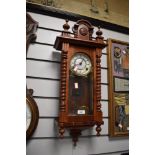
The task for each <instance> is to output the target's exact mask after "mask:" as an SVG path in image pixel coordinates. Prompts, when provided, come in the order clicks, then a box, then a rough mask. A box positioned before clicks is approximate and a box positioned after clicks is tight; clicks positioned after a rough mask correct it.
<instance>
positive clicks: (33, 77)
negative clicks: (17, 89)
mask: <svg viewBox="0 0 155 155" xmlns="http://www.w3.org/2000/svg"><path fill="white" fill-rule="evenodd" d="M26 78H28V79H39V80H52V81H60V79H53V78H46V77H37V76H26ZM101 85H109V84H108V83H101Z"/></svg>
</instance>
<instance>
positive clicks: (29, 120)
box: [26, 102, 32, 130]
mask: <svg viewBox="0 0 155 155" xmlns="http://www.w3.org/2000/svg"><path fill="white" fill-rule="evenodd" d="M31 119H32V114H31V109H30V106H29V104H28V103H27V102H26V130H27V129H28V128H29V126H30V123H31Z"/></svg>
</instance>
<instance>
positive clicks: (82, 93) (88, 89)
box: [54, 20, 106, 145]
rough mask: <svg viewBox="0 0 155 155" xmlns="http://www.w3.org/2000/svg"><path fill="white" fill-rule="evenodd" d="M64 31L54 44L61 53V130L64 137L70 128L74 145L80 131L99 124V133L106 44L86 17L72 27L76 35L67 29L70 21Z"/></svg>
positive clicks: (99, 128)
mask: <svg viewBox="0 0 155 155" xmlns="http://www.w3.org/2000/svg"><path fill="white" fill-rule="evenodd" d="M63 28H64V31H63V32H62V35H61V36H57V38H56V40H55V44H54V47H55V48H56V49H57V50H60V51H62V54H61V56H62V57H61V84H60V112H59V119H58V124H59V133H60V137H63V134H64V132H65V128H67V129H69V131H70V134H71V136H72V138H73V142H74V145H76V142H77V141H78V136H79V135H81V131H82V130H84V129H87V128H90V127H93V126H94V125H96V131H97V135H100V132H101V125H102V124H103V120H102V117H103V115H102V111H101V103H100V100H101V65H100V62H101V60H100V58H101V55H102V49H103V48H104V47H106V43H105V42H104V38H103V37H102V32H101V30H100V28H99V29H98V31H97V32H96V35H97V36H96V38H94V39H93V38H92V34H93V26H92V25H91V24H90V23H89V22H88V21H86V20H79V21H77V23H76V24H75V25H74V26H73V35H71V33H70V32H69V31H68V29H69V28H70V26H69V25H68V21H66V23H65V24H64V25H63Z"/></svg>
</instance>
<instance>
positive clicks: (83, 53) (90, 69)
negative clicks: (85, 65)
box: [69, 52, 92, 76]
mask: <svg viewBox="0 0 155 155" xmlns="http://www.w3.org/2000/svg"><path fill="white" fill-rule="evenodd" d="M76 55H83V56H84V57H86V58H88V60H89V63H90V65H91V66H90V68H89V72H88V71H87V72H86V73H85V74H80V73H76V72H75V71H74V70H73V69H72V67H71V62H72V60H73V59H74V57H75V56H76ZM69 65H70V71H71V72H72V73H73V74H74V75H76V76H87V75H88V74H89V73H90V72H92V60H91V58H90V56H89V55H88V54H87V53H85V52H75V53H74V54H73V55H72V57H71V59H70V64H69Z"/></svg>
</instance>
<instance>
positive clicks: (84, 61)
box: [70, 53, 92, 76]
mask: <svg viewBox="0 0 155 155" xmlns="http://www.w3.org/2000/svg"><path fill="white" fill-rule="evenodd" d="M91 69H92V64H91V61H90V58H89V57H88V56H87V55H86V54H83V53H77V54H75V55H74V56H73V57H72V59H71V61H70V70H71V71H72V73H73V74H75V75H78V76H87V74H89V73H90V72H91Z"/></svg>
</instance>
